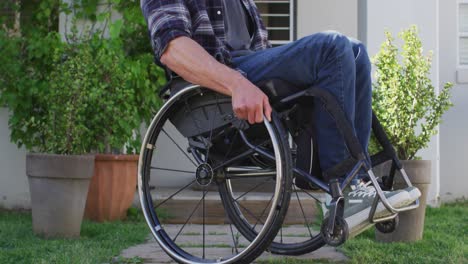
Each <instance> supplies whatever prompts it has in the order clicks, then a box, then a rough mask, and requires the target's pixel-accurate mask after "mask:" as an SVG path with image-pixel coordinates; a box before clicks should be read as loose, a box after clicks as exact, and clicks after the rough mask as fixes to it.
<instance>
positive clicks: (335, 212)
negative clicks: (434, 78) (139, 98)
mask: <svg viewBox="0 0 468 264" xmlns="http://www.w3.org/2000/svg"><path fill="white" fill-rule="evenodd" d="M189 89H192V90H194V89H203V87H201V86H199V85H189V86H185V87H184V88H182V90H179V91H178V92H177V93H176V95H175V96H174V97H177V95H178V94H182V93H184V92H185V91H187V90H189ZM166 92H167V90H166ZM303 97H315V98H318V99H319V100H320V101H321V102H322V103H323V105H324V107H325V109H326V110H327V111H328V112H329V114H330V115H331V116H332V117H333V118H334V120H335V122H336V125H337V128H338V130H339V131H340V133H341V134H342V136H343V138H344V141H345V144H346V146H347V148H348V150H349V154H350V156H351V157H350V158H349V159H347V160H345V161H343V162H342V163H340V164H338V165H337V166H336V167H334V168H332V169H331V170H329V171H327V172H325V174H326V175H327V176H329V178H330V179H331V180H330V181H329V182H328V183H327V182H325V181H324V180H321V179H319V178H318V177H316V176H314V175H312V174H309V173H307V172H305V171H304V170H301V169H299V168H297V167H295V166H294V167H293V170H292V172H293V174H294V175H295V176H296V177H301V178H303V179H305V180H306V181H307V182H309V183H312V184H314V185H316V186H317V187H318V188H320V189H321V190H323V191H324V192H326V193H328V194H330V195H331V197H332V200H331V203H330V209H329V212H330V213H329V216H328V221H326V222H325V221H324V223H323V226H322V230H321V232H322V236H323V238H324V239H325V242H326V243H328V244H330V245H333V246H337V245H340V244H342V243H344V242H345V241H346V239H347V236H348V234H345V237H344V239H339V242H338V243H337V242H336V241H333V240H329V239H328V240H327V237H329V236H334V235H336V230H335V229H336V228H337V221H338V222H339V223H342V220H344V219H343V212H344V198H343V190H344V189H345V188H346V187H347V186H349V185H350V183H351V181H352V180H353V179H354V178H355V177H356V175H357V173H358V172H359V171H360V170H361V169H364V170H365V171H366V172H367V173H368V175H369V178H370V180H371V182H372V184H373V186H374V187H375V189H376V193H377V195H376V197H375V199H374V201H373V204H372V207H371V210H370V212H369V216H368V221H369V222H370V223H371V224H374V223H381V222H385V221H390V220H392V219H395V218H396V217H397V215H398V213H400V212H403V211H408V210H412V209H415V208H417V207H418V206H419V199H417V200H416V201H415V202H414V203H413V204H411V205H408V206H405V207H402V208H394V207H393V206H392V205H391V204H390V203H389V201H388V200H387V198H386V197H385V194H384V190H391V189H392V186H393V180H394V176H395V173H396V170H397V169H398V170H399V171H400V173H401V175H402V177H403V179H404V181H405V183H406V185H407V186H408V187H411V186H412V184H411V182H410V180H409V178H408V175H407V174H406V172H405V170H404V169H403V167H402V164H401V162H400V161H399V159H398V157H397V155H396V152H395V150H394V149H393V147H392V145H391V144H390V142H389V140H388V137H387V135H386V134H385V131H384V129H383V127H382V126H381V124H380V122H379V121H378V119H377V117H376V116H375V114H374V113H373V114H372V115H373V116H372V130H373V132H374V134H375V136H376V138H377V141H378V142H379V143H380V145H382V147H383V151H381V152H380V153H377V154H376V155H374V156H372V157H371V164H369V162H368V161H367V159H366V155H365V154H364V151H363V150H362V147H361V145H360V143H359V141H358V139H357V138H356V136H355V135H354V132H353V129H352V126H351V125H350V122H349V121H348V120H347V118H346V115H345V113H344V112H343V110H342V109H341V107H340V106H339V104H338V102H337V100H336V99H335V98H334V96H333V95H332V94H330V93H329V92H327V91H326V90H324V89H321V88H319V87H310V88H307V89H304V90H301V91H299V92H296V93H294V94H292V95H289V96H286V97H284V98H282V99H280V100H279V101H278V102H276V103H275V104H273V108H274V109H281V108H289V109H290V108H291V107H290V106H291V105H296V104H298V100H299V99H300V98H303ZM170 100H171V99H169V101H170ZM167 103H168V102H167ZM288 106H289V107H288ZM164 107H165V106H163V108H162V109H164ZM287 114H288V113H287V111H280V112H279V113H278V115H279V116H280V119H282V120H283V118H284V117H285V116H286V115H287ZM158 116H159V115H156V117H155V119H154V120H153V123H154V122H157V120H158ZM264 123H265V125H266V126H267V128H268V121H266V118H265V121H264ZM233 124H234V123H233ZM244 125H246V123H245V121H241V120H239V122H237V123H236V126H239V128H241V127H242V126H244ZM285 128H287V126H285ZM239 134H240V136H241V139H242V141H243V142H244V143H245V144H246V146H248V147H249V148H250V149H249V150H247V151H245V152H244V153H241V154H239V155H237V156H235V157H232V158H230V159H228V160H226V161H225V162H223V163H222V164H221V165H219V164H218V165H217V166H216V167H213V168H212V170H214V171H215V170H217V169H218V168H219V167H225V166H228V165H230V164H233V163H235V162H236V161H237V160H241V159H243V158H245V157H248V156H249V155H251V154H252V153H255V152H256V153H259V154H260V155H262V156H263V157H265V158H267V159H270V160H273V161H275V157H274V156H272V155H271V153H268V152H267V151H265V150H263V149H261V148H259V147H257V146H255V145H254V144H252V143H251V142H250V141H249V140H248V138H247V137H246V136H245V134H244V133H243V131H242V129H239ZM147 136H148V135H147ZM147 136H145V141H144V142H146V139H147ZM152 147H153V146H146V145H143V146H142V152H141V153H143V151H144V150H145V149H146V148H152ZM386 161H392V166H391V170H390V175H389V177H388V179H387V181H385V182H384V186H383V187H384V190H383V189H382V188H381V186H380V184H379V182H378V180H377V178H376V176H375V175H374V173H373V172H372V167H374V166H377V165H379V164H381V163H384V162H386ZM197 162H198V161H197ZM142 163H143V160H142V156H140V162H139V186H142V182H141V181H140V180H141V172H142V169H143V168H142V167H141V166H142ZM276 163H277V162H276ZM279 166H281V164H280V165H279ZM344 171H346V172H345V173H343V172H344ZM228 172H230V173H231V174H232V175H234V176H235V175H236V172H237V173H238V174H237V177H242V175H243V173H242V170H237V169H235V168H231V170H230V171H229V170H228ZM260 173H264V174H265V175H266V174H268V173H271V172H268V171H264V172H260ZM343 174H344V175H345V177H344V181H343V182H341V183H340V182H339V181H338V179H337V177H338V176H341V175H343ZM291 176H292V175H291ZM277 184H278V183H277ZM139 193H140V201H141V203H142V205H143V204H144V203H145V201H144V200H145V199H146V197H142V192H141V187H139ZM379 201H381V202H382V204H383V205H384V207H385V209H386V210H387V211H388V212H390V215H389V216H384V217H379V218H376V217H375V212H376V209H377V206H378V204H379ZM144 215H145V218H146V219H147V221H149V220H148V219H149V216H148V215H147V213H146V212H145V211H144ZM148 223H149V222H148ZM338 228H339V226H338ZM323 232H327V233H328V235H329V236H327V235H324V234H323ZM346 232H348V230H346ZM154 235H155V234H154ZM155 237H156V239H157V236H156V235H155ZM261 237H262V236H261V234H260V235H259V237H257V239H258V238H261ZM158 242H160V243H159V244H160V245H161V246H163V245H164V244H163V243H161V241H158Z"/></svg>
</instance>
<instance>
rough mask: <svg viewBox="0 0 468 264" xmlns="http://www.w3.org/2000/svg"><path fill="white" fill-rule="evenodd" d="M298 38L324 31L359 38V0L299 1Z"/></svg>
mask: <svg viewBox="0 0 468 264" xmlns="http://www.w3.org/2000/svg"><path fill="white" fill-rule="evenodd" d="M297 5H298V6H297V37H298V38H301V37H304V36H307V35H310V34H312V33H316V32H320V31H324V30H329V29H333V30H337V31H339V32H341V33H343V34H345V35H347V36H350V37H353V38H357V36H358V17H357V14H358V12H357V10H358V8H357V6H358V5H357V0H346V1H343V0H326V1H324V0H298V1H297Z"/></svg>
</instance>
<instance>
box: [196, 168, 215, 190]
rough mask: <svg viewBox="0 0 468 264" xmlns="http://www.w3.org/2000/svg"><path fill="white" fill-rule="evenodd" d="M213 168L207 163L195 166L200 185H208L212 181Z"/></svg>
mask: <svg viewBox="0 0 468 264" xmlns="http://www.w3.org/2000/svg"><path fill="white" fill-rule="evenodd" d="M213 175H214V173H213V169H212V168H211V166H210V165H209V164H208V163H203V164H200V165H199V166H198V168H197V172H196V177H197V182H198V184H200V185H201V186H208V185H209V184H210V183H211V181H213Z"/></svg>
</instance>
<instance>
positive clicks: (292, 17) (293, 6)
mask: <svg viewBox="0 0 468 264" xmlns="http://www.w3.org/2000/svg"><path fill="white" fill-rule="evenodd" d="M254 2H255V4H258V3H264V4H270V3H283V4H289V14H288V16H289V39H288V40H272V39H270V38H269V40H270V43H271V44H272V45H284V44H288V43H290V42H292V41H295V40H296V39H297V26H296V24H297V12H296V11H297V0H276V1H272V0H254ZM467 2H468V0H467ZM260 15H261V16H262V19H263V17H264V16H265V14H263V13H260ZM265 27H266V28H267V30H271V29H272V28H274V27H268V25H265Z"/></svg>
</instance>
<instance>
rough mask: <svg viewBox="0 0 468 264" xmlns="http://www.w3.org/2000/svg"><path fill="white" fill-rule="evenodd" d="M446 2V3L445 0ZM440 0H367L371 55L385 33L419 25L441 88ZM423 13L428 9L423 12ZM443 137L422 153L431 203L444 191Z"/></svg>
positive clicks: (434, 139) (434, 78)
mask: <svg viewBox="0 0 468 264" xmlns="http://www.w3.org/2000/svg"><path fill="white" fill-rule="evenodd" d="M444 1H445V0H444ZM437 5H438V0H412V1H407V0H393V1H387V0H372V1H369V0H368V1H367V14H366V16H367V47H368V50H369V54H371V55H373V54H376V53H377V52H378V51H379V49H380V45H381V43H382V42H383V41H384V39H385V36H384V30H385V29H388V30H389V31H390V32H391V33H392V34H393V35H394V36H397V34H398V32H400V31H401V30H403V29H406V28H408V27H409V26H411V25H413V24H415V25H417V26H418V28H419V30H420V31H419V36H420V37H421V40H422V42H423V47H424V50H425V52H428V51H430V50H432V51H434V57H433V66H432V70H431V76H430V77H431V79H432V80H433V84H434V86H435V87H436V90H438V89H439V87H438V83H439V75H438V72H439V56H438V52H437V51H438V50H439V46H438V23H437V21H438V19H437V18H438V6H437ZM422 10H424V11H423V12H422ZM438 154H439V136H434V137H433V138H432V140H431V143H430V144H429V147H428V148H427V149H424V150H422V151H420V152H419V153H418V155H420V156H421V157H422V158H423V159H428V160H431V161H432V183H431V186H430V190H429V195H428V203H429V204H432V205H437V204H438V199H439V191H440V177H439V175H440V166H439V155H438Z"/></svg>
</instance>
